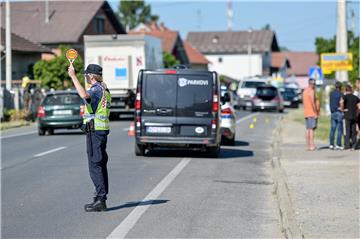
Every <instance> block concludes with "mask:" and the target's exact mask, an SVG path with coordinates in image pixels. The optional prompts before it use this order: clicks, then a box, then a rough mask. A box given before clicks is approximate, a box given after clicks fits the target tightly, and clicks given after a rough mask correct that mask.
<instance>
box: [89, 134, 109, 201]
mask: <svg viewBox="0 0 360 239" xmlns="http://www.w3.org/2000/svg"><path fill="white" fill-rule="evenodd" d="M106 143H107V135H102V134H98V133H96V132H93V133H90V134H87V135H86V152H87V155H88V161H89V172H90V178H91V180H92V181H93V183H94V186H95V191H96V197H97V198H99V199H100V200H106V199H107V198H106V195H107V194H108V193H109V181H108V171H107V167H106V165H107V162H108V155H107V153H106Z"/></svg>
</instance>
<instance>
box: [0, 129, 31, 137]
mask: <svg viewBox="0 0 360 239" xmlns="http://www.w3.org/2000/svg"><path fill="white" fill-rule="evenodd" d="M36 132H37V131H36V130H34V131H30V132H26V133H20V134H13V135H7V136H2V137H0V139H8V138H14V137H18V136H24V135H28V134H35V133H36Z"/></svg>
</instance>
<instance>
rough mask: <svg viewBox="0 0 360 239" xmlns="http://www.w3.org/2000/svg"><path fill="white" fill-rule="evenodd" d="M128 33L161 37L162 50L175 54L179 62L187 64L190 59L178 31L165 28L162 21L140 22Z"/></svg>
mask: <svg viewBox="0 0 360 239" xmlns="http://www.w3.org/2000/svg"><path fill="white" fill-rule="evenodd" d="M128 34H145V35H150V36H153V37H157V38H159V39H161V44H162V47H163V51H165V52H167V53H170V54H172V55H174V56H175V58H176V59H177V60H179V61H180V64H183V65H189V64H190V61H189V58H188V55H187V52H186V50H185V46H184V43H183V41H182V39H181V36H180V33H179V32H178V31H173V30H170V29H169V28H167V27H166V26H165V25H164V24H163V23H161V24H159V25H158V24H157V23H156V22H152V23H149V24H140V25H139V26H138V27H136V28H135V29H133V30H132V31H130V32H129V33H128Z"/></svg>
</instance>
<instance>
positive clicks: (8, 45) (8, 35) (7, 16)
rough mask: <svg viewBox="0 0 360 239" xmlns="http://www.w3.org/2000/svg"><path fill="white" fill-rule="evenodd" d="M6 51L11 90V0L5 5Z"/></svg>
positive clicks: (7, 78) (8, 83) (8, 87)
mask: <svg viewBox="0 0 360 239" xmlns="http://www.w3.org/2000/svg"><path fill="white" fill-rule="evenodd" d="M5 25H6V32H5V35H6V36H5V51H6V68H5V71H6V89H7V90H11V78H12V69H11V29H10V0H6V7H5Z"/></svg>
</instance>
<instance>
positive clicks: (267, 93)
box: [251, 85, 284, 112]
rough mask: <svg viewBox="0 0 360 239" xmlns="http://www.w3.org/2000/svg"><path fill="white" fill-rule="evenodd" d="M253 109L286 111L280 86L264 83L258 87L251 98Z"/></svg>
mask: <svg viewBox="0 0 360 239" xmlns="http://www.w3.org/2000/svg"><path fill="white" fill-rule="evenodd" d="M251 110H252V111H256V110H275V111H278V112H283V111H284V102H283V98H282V96H281V94H280V91H279V90H278V88H276V87H274V86H271V85H263V86H259V87H257V88H256V93H255V95H254V97H253V98H252V100H251Z"/></svg>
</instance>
